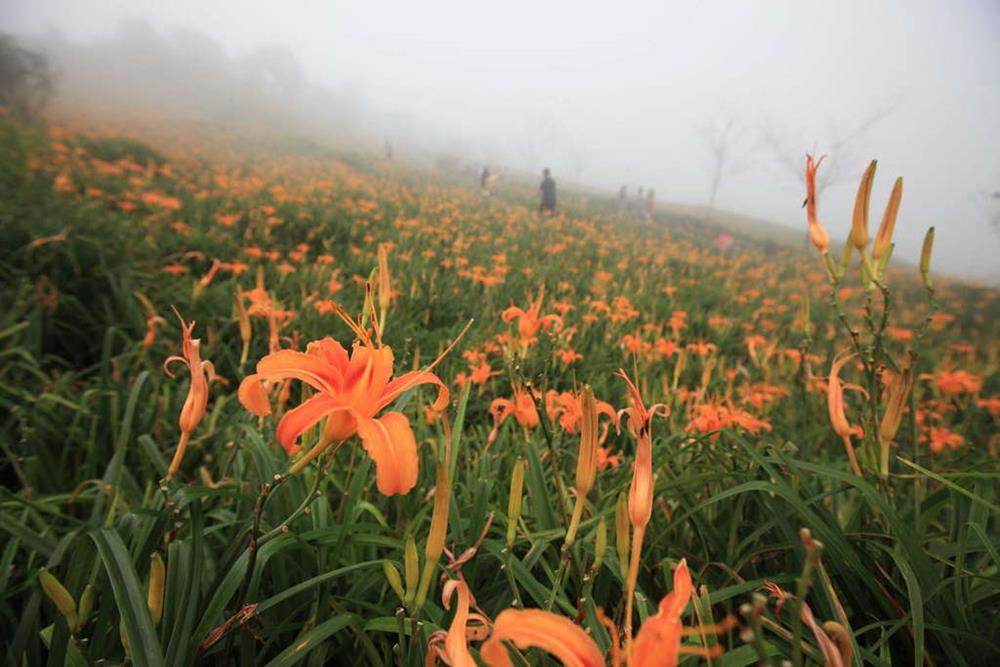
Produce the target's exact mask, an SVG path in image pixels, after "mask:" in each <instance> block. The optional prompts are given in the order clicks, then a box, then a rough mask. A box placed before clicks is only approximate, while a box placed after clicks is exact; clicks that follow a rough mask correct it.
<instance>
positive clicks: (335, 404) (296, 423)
mask: <svg viewBox="0 0 1000 667" xmlns="http://www.w3.org/2000/svg"><path fill="white" fill-rule="evenodd" d="M347 409H348V408H347V407H346V406H344V405H343V404H342V403H341V402H339V401H338V400H337V399H335V398H333V397H332V396H329V395H327V394H316V395H315V396H313V397H312V398H310V399H309V400H307V401H305V402H304V403H302V405H300V406H298V407H295V408H292V409H291V410H289V411H288V412H286V413H285V416H284V417H282V418H281V421H280V422H278V430H277V436H278V442H279V443H281V446H282V447H284V448H285V451H286V452H287V451H289V450H290V449H291V448H292V447H293V446H294V445H295V441H296V440H297V439H298V437H299V436H300V435H302V433H303V432H304V431H306V430H308V429H309V428H311V427H313V426H315V425H316V423H317V422H319V420H321V419H323V417H326V416H327V415H329V414H330V413H331V412H335V411H344V410H347Z"/></svg>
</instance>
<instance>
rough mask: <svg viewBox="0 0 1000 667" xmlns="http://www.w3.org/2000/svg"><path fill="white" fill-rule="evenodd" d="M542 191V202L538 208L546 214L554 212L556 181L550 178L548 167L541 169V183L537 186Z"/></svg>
mask: <svg viewBox="0 0 1000 667" xmlns="http://www.w3.org/2000/svg"><path fill="white" fill-rule="evenodd" d="M538 189H539V190H541V192H542V204H541V206H539V207H538V210H539V211H540V212H542V213H545V214H547V215H552V214H553V213H555V212H556V182H555V180H554V179H553V178H552V176H551V174H550V172H549V169H548V167H546V168H545V169H543V170H542V183H541V185H539V186H538Z"/></svg>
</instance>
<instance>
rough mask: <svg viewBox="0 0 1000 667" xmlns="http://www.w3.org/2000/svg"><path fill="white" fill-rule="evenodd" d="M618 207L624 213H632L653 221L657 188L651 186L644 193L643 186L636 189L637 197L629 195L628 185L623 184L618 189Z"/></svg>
mask: <svg viewBox="0 0 1000 667" xmlns="http://www.w3.org/2000/svg"><path fill="white" fill-rule="evenodd" d="M618 208H619V209H621V211H622V212H623V213H630V214H632V215H634V216H635V217H637V218H645V220H646V222H652V221H653V214H654V213H656V190H654V189H653V188H650V189H649V190H646V191H645V193H643V188H642V186H640V187H639V189H638V190H636V193H635V197H631V198H630V197H629V196H628V186H627V185H623V186H622V187H621V189H620V190H618Z"/></svg>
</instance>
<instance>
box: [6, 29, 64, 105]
mask: <svg viewBox="0 0 1000 667" xmlns="http://www.w3.org/2000/svg"><path fill="white" fill-rule="evenodd" d="M53 89H54V85H53V78H52V70H51V68H50V67H49V61H48V59H47V58H46V57H45V56H44V55H43V54H42V53H40V52H38V51H33V50H31V49H28V48H25V47H23V46H21V45H20V44H18V42H17V40H16V39H14V38H13V37H12V36H10V35H3V34H0V106H2V107H6V108H8V109H10V110H11V111H12V112H14V113H16V114H19V115H22V116H35V115H37V114H39V113H41V111H42V110H43V109H44V108H45V105H46V104H47V103H48V101H49V98H50V97H51V96H52V92H53Z"/></svg>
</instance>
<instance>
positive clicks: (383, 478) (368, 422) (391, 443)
mask: <svg viewBox="0 0 1000 667" xmlns="http://www.w3.org/2000/svg"><path fill="white" fill-rule="evenodd" d="M358 435H359V436H361V444H362V445H363V446H364V448H365V451H366V452H367V453H368V456H370V457H371V458H372V460H373V461H374V462H375V485H376V486H377V487H378V490H379V492H380V493H382V494H384V495H387V496H391V495H395V494H397V493H403V494H405V493H409V492H410V489H412V488H413V487H414V486H416V484H417V471H418V467H419V463H418V459H417V441H416V439H415V438H414V437H413V431H412V430H410V422H409V420H408V419H407V418H406V416H405V415H403V414H401V413H399V412H387V413H385V414H384V415H382V416H381V417H379V418H378V419H364V418H361V417H359V418H358Z"/></svg>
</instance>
